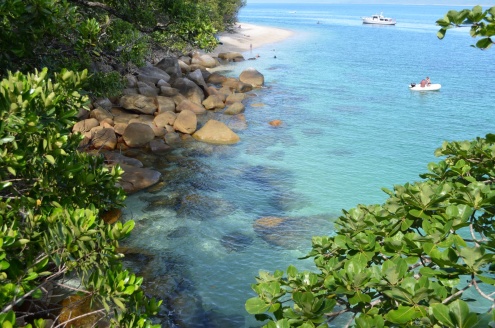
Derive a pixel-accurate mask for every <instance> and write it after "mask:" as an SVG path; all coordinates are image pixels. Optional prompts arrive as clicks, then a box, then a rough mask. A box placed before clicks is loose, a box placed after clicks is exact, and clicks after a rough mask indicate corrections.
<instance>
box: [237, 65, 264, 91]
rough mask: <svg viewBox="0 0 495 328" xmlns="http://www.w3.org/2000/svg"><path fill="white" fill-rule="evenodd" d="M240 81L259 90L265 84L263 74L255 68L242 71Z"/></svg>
mask: <svg viewBox="0 0 495 328" xmlns="http://www.w3.org/2000/svg"><path fill="white" fill-rule="evenodd" d="M239 80H240V81H241V82H243V83H247V84H250V85H252V86H253V87H255V88H259V87H261V86H263V84H264V83H265V77H264V76H263V74H261V73H260V72H258V71H257V70H256V69H254V68H248V69H245V70H244V71H242V73H241V75H239Z"/></svg>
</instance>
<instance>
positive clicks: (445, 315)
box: [431, 303, 455, 327]
mask: <svg viewBox="0 0 495 328" xmlns="http://www.w3.org/2000/svg"><path fill="white" fill-rule="evenodd" d="M431 309H432V312H433V316H434V317H435V319H437V320H438V321H439V322H441V323H442V324H443V325H446V326H448V327H455V325H454V322H453V321H452V320H451V318H450V314H449V308H448V307H447V305H444V304H441V303H435V304H432V305H431Z"/></svg>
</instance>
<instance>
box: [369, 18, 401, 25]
mask: <svg viewBox="0 0 495 328" xmlns="http://www.w3.org/2000/svg"><path fill="white" fill-rule="evenodd" d="M363 24H375V25H395V24H396V22H395V21H393V20H389V21H385V20H376V19H371V18H363Z"/></svg>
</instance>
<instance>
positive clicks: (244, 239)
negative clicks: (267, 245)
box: [220, 231, 253, 252]
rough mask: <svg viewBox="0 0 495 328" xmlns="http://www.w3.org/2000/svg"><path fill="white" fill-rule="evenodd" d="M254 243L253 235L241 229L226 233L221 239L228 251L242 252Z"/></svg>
mask: <svg viewBox="0 0 495 328" xmlns="http://www.w3.org/2000/svg"><path fill="white" fill-rule="evenodd" d="M252 243H253V238H252V237H251V236H248V235H246V234H244V233H242V232H239V231H235V232H232V233H229V234H228V235H224V236H223V237H222V239H221V240H220V244H222V246H223V247H225V249H226V250H227V251H228V252H240V251H242V250H244V249H245V248H246V247H248V246H249V245H251V244H252Z"/></svg>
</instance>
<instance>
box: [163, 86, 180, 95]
mask: <svg viewBox="0 0 495 328" xmlns="http://www.w3.org/2000/svg"><path fill="white" fill-rule="evenodd" d="M178 94H179V90H177V89H174V88H172V87H166V86H161V87H160V95H162V96H165V97H174V96H177V95H178Z"/></svg>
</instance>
